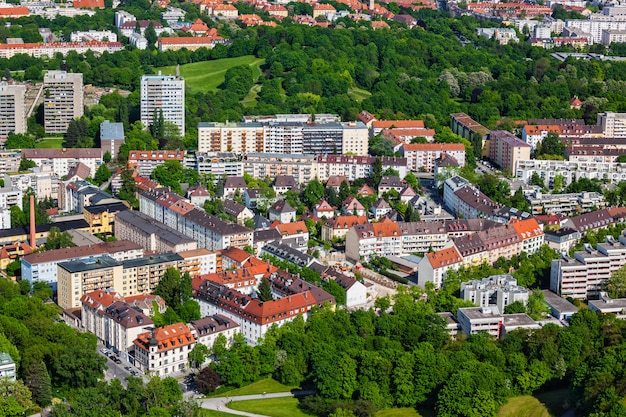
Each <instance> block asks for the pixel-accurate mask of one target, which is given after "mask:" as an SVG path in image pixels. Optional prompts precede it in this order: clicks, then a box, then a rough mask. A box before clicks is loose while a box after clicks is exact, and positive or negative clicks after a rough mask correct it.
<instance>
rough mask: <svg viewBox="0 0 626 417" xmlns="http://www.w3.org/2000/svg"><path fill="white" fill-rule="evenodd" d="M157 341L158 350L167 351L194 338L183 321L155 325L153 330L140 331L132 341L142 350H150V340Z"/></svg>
mask: <svg viewBox="0 0 626 417" xmlns="http://www.w3.org/2000/svg"><path fill="white" fill-rule="evenodd" d="M152 339H155V340H156V341H157V347H158V350H157V351H158V352H163V351H168V350H172V349H176V348H181V347H183V346H187V345H190V344H192V343H194V342H195V341H196V338H195V337H194V335H193V334H192V333H191V330H189V329H188V328H187V326H186V325H185V324H184V323H174V324H171V325H169V326H163V327H157V328H156V329H155V330H154V331H150V332H146V333H142V334H140V335H139V336H137V339H135V341H134V342H133V343H134V344H135V345H137V346H138V347H140V348H141V349H143V350H147V351H149V350H150V341H151V340H152Z"/></svg>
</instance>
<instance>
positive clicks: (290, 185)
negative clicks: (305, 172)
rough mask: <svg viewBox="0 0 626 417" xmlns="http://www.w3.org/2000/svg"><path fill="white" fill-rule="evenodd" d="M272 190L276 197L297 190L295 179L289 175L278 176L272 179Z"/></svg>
mask: <svg viewBox="0 0 626 417" xmlns="http://www.w3.org/2000/svg"><path fill="white" fill-rule="evenodd" d="M272 188H273V189H274V191H275V192H276V194H277V195H283V194H286V193H287V191H294V190H296V189H297V188H298V183H297V182H296V179H295V178H294V177H293V176H291V175H279V176H277V177H275V179H274V185H272Z"/></svg>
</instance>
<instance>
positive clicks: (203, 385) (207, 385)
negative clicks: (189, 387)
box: [196, 366, 222, 394]
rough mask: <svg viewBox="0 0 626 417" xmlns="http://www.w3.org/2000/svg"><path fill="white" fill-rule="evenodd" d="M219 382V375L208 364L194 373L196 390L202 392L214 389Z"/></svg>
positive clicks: (220, 381)
mask: <svg viewBox="0 0 626 417" xmlns="http://www.w3.org/2000/svg"><path fill="white" fill-rule="evenodd" d="M221 383H222V380H221V378H220V376H219V375H218V374H217V372H215V370H214V369H213V368H211V367H210V366H207V367H206V368H204V369H202V370H201V371H200V372H199V373H198V375H196V384H197V385H198V390H199V391H200V392H202V393H204V394H206V393H209V392H213V391H215V390H216V389H217V388H218V387H219V386H220V384H221Z"/></svg>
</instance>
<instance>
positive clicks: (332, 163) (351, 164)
mask: <svg viewBox="0 0 626 417" xmlns="http://www.w3.org/2000/svg"><path fill="white" fill-rule="evenodd" d="M376 159H377V157H374V156H351V155H328V154H324V155H318V156H317V157H316V162H317V179H319V180H320V181H322V182H326V181H327V180H328V178H330V177H331V176H333V175H342V176H345V177H346V178H347V179H348V181H350V182H352V181H354V180H356V179H357V178H371V177H372V174H373V172H374V168H373V166H374V162H376ZM379 159H380V160H381V162H382V165H383V171H385V170H387V169H388V168H392V169H394V170H396V171H398V174H399V176H400V177H401V178H404V177H405V176H406V174H407V168H406V165H407V162H406V158H396V157H379Z"/></svg>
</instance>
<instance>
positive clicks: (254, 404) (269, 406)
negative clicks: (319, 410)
mask: <svg viewBox="0 0 626 417" xmlns="http://www.w3.org/2000/svg"><path fill="white" fill-rule="evenodd" d="M228 407H229V408H232V409H233V410H239V411H246V412H248V413H257V414H263V415H265V416H270V417H310V414H305V413H304V412H302V411H301V410H300V409H299V408H298V400H297V399H296V398H293V397H282V398H267V399H263V400H250V401H233V402H231V403H229V404H228Z"/></svg>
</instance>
